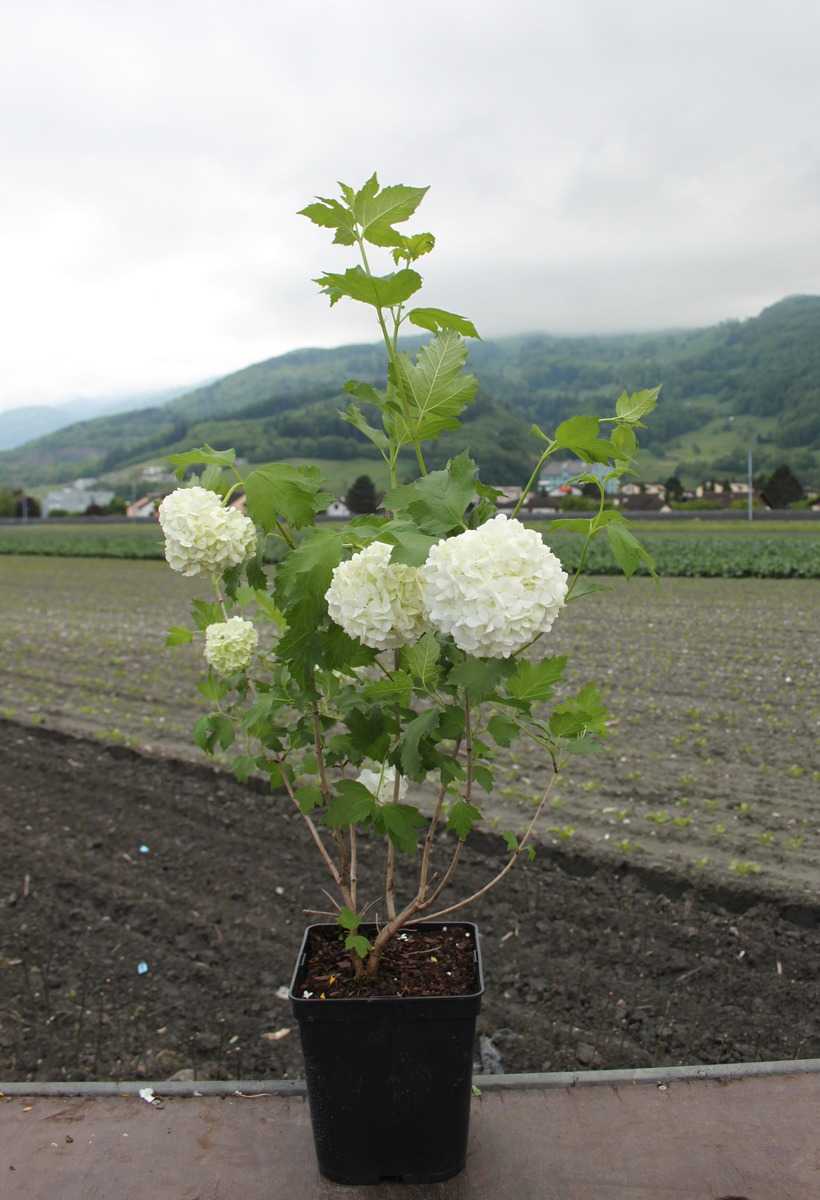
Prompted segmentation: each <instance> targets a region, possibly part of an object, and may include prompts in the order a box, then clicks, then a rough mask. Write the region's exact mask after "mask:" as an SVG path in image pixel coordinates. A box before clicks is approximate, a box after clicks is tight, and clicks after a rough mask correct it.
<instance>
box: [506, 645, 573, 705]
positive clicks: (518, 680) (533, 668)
mask: <svg viewBox="0 0 820 1200" xmlns="http://www.w3.org/2000/svg"><path fill="white" fill-rule="evenodd" d="M566 665H567V660H566V656H564V655H561V656H559V657H555V658H544V659H542V660H541V662H534V663H533V662H527V661H526V660H522V661H521V662H519V663H518V665H517V667H516V669H515V674H514V675H513V676H512V678H510V679H509V680H508V681H507V691H508V693H509V695H510V696H512V697H513V698H514V699H516V700H526V701H528V702H532V701H535V700H549V698H550V696H551V695H552V690H553V688H554V686H555V684H556V683H557V682H558V680H559V679H560V678H561V676H562V675H563V673H564V670H565V668H566Z"/></svg>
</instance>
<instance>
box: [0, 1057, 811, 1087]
mask: <svg viewBox="0 0 820 1200" xmlns="http://www.w3.org/2000/svg"><path fill="white" fill-rule="evenodd" d="M814 1073H817V1074H820V1058H787V1059H784V1060H783V1061H781V1062H745V1063H718V1064H716V1065H714V1066H694V1067H641V1068H636V1069H635V1070H632V1071H556V1072H554V1073H552V1074H544V1073H538V1072H532V1073H530V1074H524V1075H476V1076H474V1082H475V1085H476V1087H478V1088H479V1089H480V1090H481V1091H482V1092H492V1091H521V1090H524V1089H527V1090H531V1089H534V1088H535V1089H539V1088H567V1087H590V1086H592V1087H595V1086H599V1087H600V1086H609V1087H623V1086H625V1085H626V1084H640V1083H654V1084H655V1085H656V1086H658V1085H659V1084H662V1083H667V1084H669V1083H681V1082H684V1081H686V1080H696V1079H722V1080H724V1081H728V1080H732V1079H753V1078H757V1077H758V1076H766V1075H805V1074H814ZM146 1087H149V1088H153V1089H154V1091H155V1092H156V1094H157V1095H162V1096H238V1095H240V1096H304V1095H305V1084H304V1081H303V1080H301V1079H203V1080H200V1081H196V1080H194V1081H193V1082H191V1083H188V1082H181V1081H179V1080H171V1079H165V1080H162V1079H153V1080H142V1081H140V1080H133V1079H129V1080H123V1081H121V1082H117V1081H116V1080H112V1081H110V1082H108V1081H97V1082H92V1083H84V1082H76V1083H72V1082H67V1083H54V1082H42V1083H37V1082H32V1083H16V1082H15V1083H1V1082H0V1096H138V1095H139V1093H140V1089H141V1088H146Z"/></svg>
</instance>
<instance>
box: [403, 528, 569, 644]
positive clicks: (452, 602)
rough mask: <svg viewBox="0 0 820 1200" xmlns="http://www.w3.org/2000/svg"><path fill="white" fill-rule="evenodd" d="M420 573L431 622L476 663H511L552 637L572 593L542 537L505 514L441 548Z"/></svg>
mask: <svg viewBox="0 0 820 1200" xmlns="http://www.w3.org/2000/svg"><path fill="white" fill-rule="evenodd" d="M419 573H420V575H421V580H422V590H423V592H424V603H425V607H426V610H427V616H428V618H429V620H430V623H431V624H432V625H433V627H434V628H435V629H437V630H438V631H439V632H440V633H445V634H450V635H451V636H452V637H453V640H454V641H455V643H456V645H457V646H459V647H460V648H461V649H462V650H464V651H465V652H466V653H467V654H472V655H474V656H475V657H477V658H509V657H510V655H511V654H514V653H515V652H516V651H517V650H520V649H521V647H522V646H525V645H526V644H527V642H530V641H532V639H533V638H535V637H537V636H538V635H539V634H541V633H547V632H548V631H549V629H550V628H551V626H552V623H553V621H554V620H555V618H556V617H557V616H558V612H559V610H560V608H561V606H562V605H563V603H564V597H565V596H566V593H567V575H566V572H565V571H564V570H563V569H562V567H561V563H560V562H559V561H558V559H557V558H556V557H555V555H554V554H553V553H552V551H551V550H550V549H549V548H548V547H547V546H545V545H544V543H543V541H542V540H541V537H540V535H539V534H538V533H536V532H535V530H534V529H525V528H524V526H523V525H522V524H521V522H520V521H510V520H508V519H507V518H506V517H505V516H503V515H499V516H497V517H494V518H493V519H492V520H491V521H487V522H486V524H484V525H481V526H480V527H479V528H478V529H468V530H467V532H466V533H460V534H459V535H458V537H453V538H448V539H446V540H443V541H440V542H437V543H436V545H435V546H433V547H432V548H431V550H430V553H429V555H428V556H427V561H426V562H425V564H424V566H423V567H421V568H420V570H419Z"/></svg>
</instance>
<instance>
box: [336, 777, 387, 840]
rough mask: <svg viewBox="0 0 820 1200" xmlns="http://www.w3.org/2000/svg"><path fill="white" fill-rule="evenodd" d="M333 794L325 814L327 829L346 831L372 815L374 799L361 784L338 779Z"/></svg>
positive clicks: (350, 780) (374, 805)
mask: <svg viewBox="0 0 820 1200" xmlns="http://www.w3.org/2000/svg"><path fill="white" fill-rule="evenodd" d="M335 793H336V794H335V795H334V796H333V798H332V800H331V801H330V803H329V804H328V806H327V812H326V813H325V824H326V825H327V827H328V829H348V828H349V827H350V826H351V825H358V824H360V823H361V822H362V821H366V820H367V818H368V817H371V816H372V815H373V812H374V809H375V807H376V799H375V797H374V796H373V794H372V793H371V792H369V791H368V790H367V788H366V787H365V786H364V784H363V783H356V781H355V780H353V779H340V780H339V782H338V783H337V784H336V786H335Z"/></svg>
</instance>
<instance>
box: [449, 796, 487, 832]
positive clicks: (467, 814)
mask: <svg viewBox="0 0 820 1200" xmlns="http://www.w3.org/2000/svg"><path fill="white" fill-rule="evenodd" d="M480 820H481V811H480V810H479V809H477V808H476V807H475V806H474V805H472V804H467V803H466V801H464V800H457V801H456V803H455V804H453V805H451V807H450V811H449V812H448V814H447V828H448V829H452V831H453V833H454V834H455V835H456V837H457V838H458V840H459V841H460V842H463V841H464V839H465V838H466V837H467V835H468V834H469V832H470V830H471V829H472V828H473V826H474V825H476V824H477V822H479V821H480Z"/></svg>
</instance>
